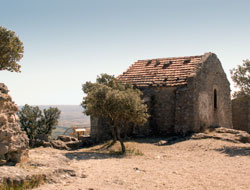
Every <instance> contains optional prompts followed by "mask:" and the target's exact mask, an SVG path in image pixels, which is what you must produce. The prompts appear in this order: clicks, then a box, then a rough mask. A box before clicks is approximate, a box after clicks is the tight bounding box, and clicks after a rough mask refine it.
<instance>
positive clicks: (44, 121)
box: [18, 104, 61, 147]
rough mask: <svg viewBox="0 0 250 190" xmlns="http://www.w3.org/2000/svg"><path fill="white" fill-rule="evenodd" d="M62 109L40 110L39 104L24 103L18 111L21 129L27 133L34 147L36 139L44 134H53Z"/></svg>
mask: <svg viewBox="0 0 250 190" xmlns="http://www.w3.org/2000/svg"><path fill="white" fill-rule="evenodd" d="M60 113H61V111H60V110H59V109H58V108H52V107H50V108H49V109H44V110H43V111H41V110H40V108H39V107H38V106H29V105H27V104H26V105H24V106H23V107H22V109H21V110H20V111H19V112H18V116H19V122H20V126H21V129H22V130H23V131H25V132H26V133H27V136H28V138H29V144H30V146H31V147H32V146H33V142H34V140H35V139H39V137H41V136H43V135H47V136H51V134H52V131H53V130H54V129H56V126H57V124H58V119H59V118H60Z"/></svg>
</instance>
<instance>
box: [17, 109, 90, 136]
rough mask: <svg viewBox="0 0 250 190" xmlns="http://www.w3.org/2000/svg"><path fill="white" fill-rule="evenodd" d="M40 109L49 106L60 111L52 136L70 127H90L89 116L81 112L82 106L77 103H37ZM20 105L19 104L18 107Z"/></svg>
mask: <svg viewBox="0 0 250 190" xmlns="http://www.w3.org/2000/svg"><path fill="white" fill-rule="evenodd" d="M38 106H39V108H40V109H41V110H43V109H48V108H49V107H57V108H58V109H59V110H60V111H61V117H60V119H59V123H58V126H57V128H56V130H54V131H53V136H58V135H61V134H63V133H64V132H65V131H66V130H67V129H68V128H71V127H84V128H90V117H89V116H86V115H85V114H83V108H82V107H81V106H79V105H48V106H47V105H38ZM21 108H22V107H21V106H20V107H19V109H21Z"/></svg>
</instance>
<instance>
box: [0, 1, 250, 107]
mask: <svg viewBox="0 0 250 190" xmlns="http://www.w3.org/2000/svg"><path fill="white" fill-rule="evenodd" d="M0 5H1V6H0V7H1V9H0V25H1V26H5V27H7V28H8V29H10V30H14V31H15V32H16V33H17V34H18V36H19V37H20V39H21V40H22V41H23V43H24V47H25V53H24V58H23V59H22V61H21V62H20V64H21V65H22V68H21V70H22V72H21V73H10V72H7V71H1V72H0V82H4V83H5V84H6V85H7V86H8V87H9V90H10V94H11V95H12V97H13V99H14V101H15V102H16V103H17V104H18V105H23V104H26V103H27V104H32V105H34V104H36V105H37V104H39V105H41V104H46V105H48V104H80V102H81V100H82V97H83V93H82V91H81V85H82V84H83V83H85V82H86V81H89V80H90V81H95V78H96V76H97V75H98V74H100V73H109V74H114V75H118V74H120V73H122V72H123V71H125V70H126V69H127V68H128V67H129V65H131V64H132V63H133V62H135V61H136V60H138V59H150V58H159V57H173V56H189V55H201V54H203V53H205V52H214V53H216V54H217V56H218V57H219V59H220V60H221V62H222V65H223V67H224V70H225V72H226V73H227V76H228V78H230V74H229V69H232V68H233V67H235V66H236V65H238V64H241V63H242V60H243V59H247V58H250V11H249V10H250V1H249V0H238V1H236V0H172V1H170V0H105V1H104V0H36V1H35V0H21V1H20V0H8V1H7V0H0ZM231 86H232V87H233V85H231Z"/></svg>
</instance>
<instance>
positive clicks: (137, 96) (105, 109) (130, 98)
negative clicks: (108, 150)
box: [81, 74, 149, 153]
mask: <svg viewBox="0 0 250 190" xmlns="http://www.w3.org/2000/svg"><path fill="white" fill-rule="evenodd" d="M82 89H83V91H84V92H85V93H86V94H87V96H86V97H84V98H83V101H82V104H81V105H82V106H83V107H84V108H85V113H86V114H87V115H91V116H94V117H102V118H106V119H107V121H108V122H109V125H110V127H111V130H112V134H113V138H114V140H116V139H118V140H119V141H120V142H121V146H122V151H123V153H124V152H125V146H124V144H123V142H122V139H121V137H120V130H121V128H123V127H125V128H126V127H128V126H129V124H134V125H143V124H144V123H146V122H147V119H148V117H149V115H148V114H147V105H146V104H144V102H143V100H142V99H141V96H142V92H141V91H139V90H138V89H133V86H132V85H129V84H122V83H121V82H120V81H119V80H117V79H115V78H114V76H110V75H107V74H102V75H101V76H98V77H97V80H96V83H91V82H86V83H85V84H84V85H83V88H82Z"/></svg>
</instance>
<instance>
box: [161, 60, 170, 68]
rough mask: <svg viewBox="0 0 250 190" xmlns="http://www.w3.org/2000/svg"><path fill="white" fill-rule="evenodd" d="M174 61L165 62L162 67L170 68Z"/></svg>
mask: <svg viewBox="0 0 250 190" xmlns="http://www.w3.org/2000/svg"><path fill="white" fill-rule="evenodd" d="M172 63H173V62H172V61H169V62H167V63H165V64H164V65H163V66H162V69H166V68H168V67H169V66H170V65H171V64H172Z"/></svg>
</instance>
